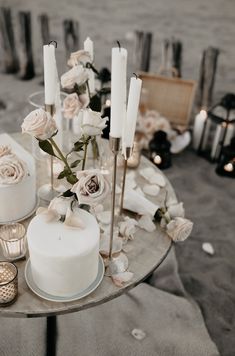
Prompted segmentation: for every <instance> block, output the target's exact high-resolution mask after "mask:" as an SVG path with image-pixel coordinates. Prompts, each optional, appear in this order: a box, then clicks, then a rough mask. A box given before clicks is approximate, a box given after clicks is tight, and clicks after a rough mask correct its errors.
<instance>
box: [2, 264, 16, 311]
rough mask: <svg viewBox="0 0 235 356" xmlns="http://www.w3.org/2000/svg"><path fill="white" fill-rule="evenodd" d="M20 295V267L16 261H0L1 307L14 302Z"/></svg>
mask: <svg viewBox="0 0 235 356" xmlns="http://www.w3.org/2000/svg"><path fill="white" fill-rule="evenodd" d="M17 295H18V269H17V267H16V266H15V265H14V263H11V262H8V261H0V307H5V306H7V305H9V304H12V303H14V301H15V300H16V298H17Z"/></svg>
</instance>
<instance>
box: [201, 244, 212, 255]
mask: <svg viewBox="0 0 235 356" xmlns="http://www.w3.org/2000/svg"><path fill="white" fill-rule="evenodd" d="M202 249H203V251H205V252H206V253H208V255H211V256H213V255H214V254H215V250H214V248H213V246H212V244H211V243H210V242H203V244H202Z"/></svg>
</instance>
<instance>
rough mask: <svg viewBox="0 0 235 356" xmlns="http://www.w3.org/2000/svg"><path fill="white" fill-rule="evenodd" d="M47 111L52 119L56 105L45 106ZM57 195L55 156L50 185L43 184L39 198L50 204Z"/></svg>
mask: <svg viewBox="0 0 235 356" xmlns="http://www.w3.org/2000/svg"><path fill="white" fill-rule="evenodd" d="M45 111H47V112H48V113H49V114H50V115H51V117H52V116H53V115H54V113H55V105H53V104H52V105H51V104H45ZM57 195H58V192H57V190H56V189H55V187H54V172H53V156H50V183H48V184H43V185H42V186H41V187H40V188H39V189H38V196H39V197H40V198H41V199H43V200H45V201H46V202H50V201H51V200H52V199H53V198H55V197H56V196H57Z"/></svg>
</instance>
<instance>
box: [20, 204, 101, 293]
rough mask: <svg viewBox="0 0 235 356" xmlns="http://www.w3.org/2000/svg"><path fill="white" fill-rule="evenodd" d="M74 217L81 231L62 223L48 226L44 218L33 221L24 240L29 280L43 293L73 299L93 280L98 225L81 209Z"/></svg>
mask: <svg viewBox="0 0 235 356" xmlns="http://www.w3.org/2000/svg"><path fill="white" fill-rule="evenodd" d="M75 213H76V214H77V215H78V217H79V219H81V220H82V222H83V227H82V228H74V227H69V226H67V225H66V224H64V223H63V222H61V221H51V222H47V219H45V216H44V215H43V214H40V215H37V216H36V217H34V218H33V219H32V220H31V222H30V224H29V227H28V231H27V240H28V247H29V255H30V262H31V269H32V276H33V279H34V282H35V283H36V284H37V286H38V287H39V288H40V289H41V290H42V291H44V292H46V293H48V294H50V295H54V296H60V297H72V296H74V295H76V294H77V293H79V292H82V291H84V290H85V289H86V288H88V287H89V286H90V285H91V284H92V283H93V282H94V280H95V279H96V277H97V273H98V263H99V238H100V230H99V225H98V223H97V221H96V219H95V218H94V216H93V215H91V214H90V213H88V212H87V211H85V210H82V209H76V211H75Z"/></svg>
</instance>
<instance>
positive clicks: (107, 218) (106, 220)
mask: <svg viewBox="0 0 235 356" xmlns="http://www.w3.org/2000/svg"><path fill="white" fill-rule="evenodd" d="M96 217H97V219H98V220H99V222H101V223H102V224H104V225H107V224H110V222H111V211H109V210H106V211H102V212H101V213H98V214H97V215H96Z"/></svg>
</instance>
